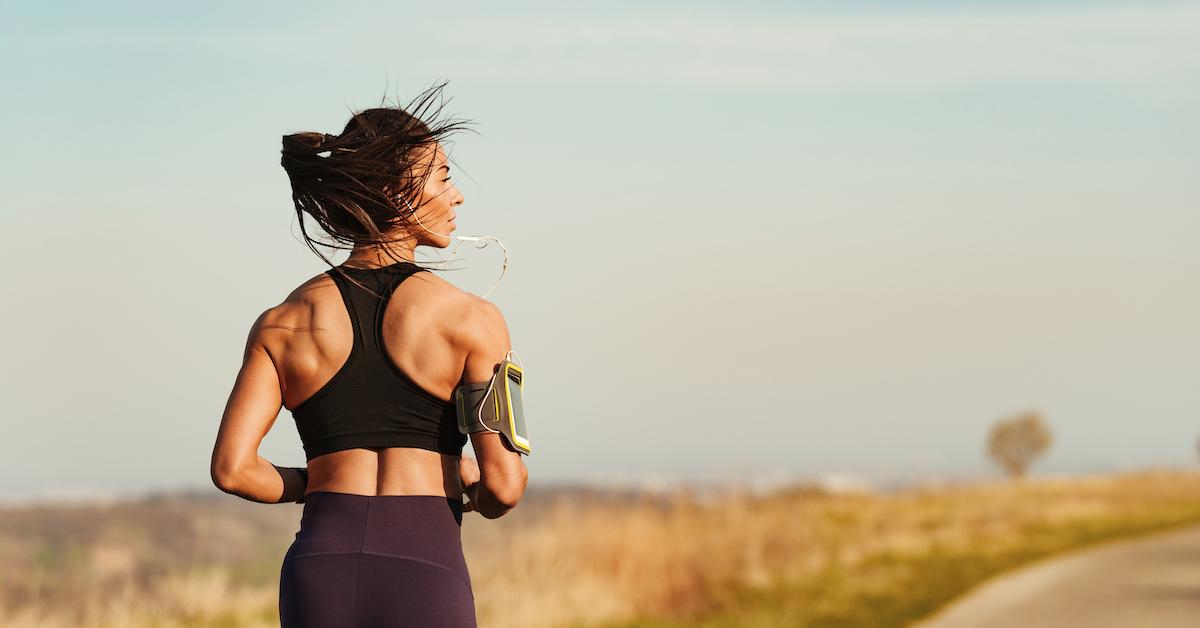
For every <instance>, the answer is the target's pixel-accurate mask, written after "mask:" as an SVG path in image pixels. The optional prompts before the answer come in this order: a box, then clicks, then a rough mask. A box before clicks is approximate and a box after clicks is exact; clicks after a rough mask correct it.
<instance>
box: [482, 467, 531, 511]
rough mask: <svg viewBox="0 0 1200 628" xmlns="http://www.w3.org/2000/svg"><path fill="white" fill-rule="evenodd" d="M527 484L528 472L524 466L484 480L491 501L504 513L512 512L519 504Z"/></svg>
mask: <svg viewBox="0 0 1200 628" xmlns="http://www.w3.org/2000/svg"><path fill="white" fill-rule="evenodd" d="M528 483H529V471H528V470H527V469H526V468H525V465H524V464H521V465H518V466H517V468H516V469H513V470H512V471H509V472H506V473H503V474H500V475H495V476H492V477H489V478H486V479H485V480H484V484H485V486H486V487H487V490H488V493H490V494H491V496H492V501H493V502H495V503H496V505H498V506H500V507H501V508H502V509H503V510H504V511H509V510H512V509H513V508H516V507H517V504H518V503H520V501H521V498H522V497H524V495H525V487H526V486H527V485H528Z"/></svg>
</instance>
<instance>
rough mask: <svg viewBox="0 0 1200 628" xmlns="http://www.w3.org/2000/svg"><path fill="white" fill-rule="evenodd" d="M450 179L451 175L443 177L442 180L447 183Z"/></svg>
mask: <svg viewBox="0 0 1200 628" xmlns="http://www.w3.org/2000/svg"><path fill="white" fill-rule="evenodd" d="M449 180H450V177H446V178H445V179H442V182H443V183H445V182H446V181H449Z"/></svg>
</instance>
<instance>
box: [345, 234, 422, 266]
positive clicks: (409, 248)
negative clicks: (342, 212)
mask: <svg viewBox="0 0 1200 628" xmlns="http://www.w3.org/2000/svg"><path fill="white" fill-rule="evenodd" d="M416 244H417V243H416V242H415V241H414V240H413V239H404V240H398V241H395V242H388V243H386V244H379V245H375V246H363V247H360V246H356V247H354V248H353V249H351V251H350V257H347V258H346V261H345V262H342V263H343V264H349V265H351V266H388V265H390V264H395V263H397V262H400V261H402V260H403V261H406V262H414V261H416V259H415V257H414V255H413V249H415V248H416Z"/></svg>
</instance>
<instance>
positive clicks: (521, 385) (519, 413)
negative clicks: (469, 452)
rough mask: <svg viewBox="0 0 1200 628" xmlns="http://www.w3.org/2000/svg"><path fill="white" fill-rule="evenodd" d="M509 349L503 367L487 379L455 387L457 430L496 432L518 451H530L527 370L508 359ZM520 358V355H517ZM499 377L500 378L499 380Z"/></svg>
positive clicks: (501, 365)
mask: <svg viewBox="0 0 1200 628" xmlns="http://www.w3.org/2000/svg"><path fill="white" fill-rule="evenodd" d="M509 355H514V356H515V355H516V352H514V351H509V352H508V353H507V354H505V356H504V361H503V362H501V363H500V368H498V369H496V372H495V373H493V374H492V379H490V380H488V381H486V382H473V383H466V384H463V385H461V386H459V387H458V388H457V389H456V390H455V391H454V406H455V411H456V413H457V414H458V431H459V433H461V434H471V433H473V432H482V431H484V430H487V431H489V432H496V433H499V434H501V435H502V436H503V437H504V439H505V440H506V441H508V444H509V445H511V446H512V448H513V449H515V450H517V451H518V452H519V453H522V454H525V455H529V453H530V451H531V448H530V446H529V433H528V432H527V431H526V428H525V404H524V400H523V396H524V391H525V370H524V369H523V368H522V367H521V366H520V365H519V364H516V363H513V362H511V361H509V359H508V356H509ZM518 359H519V358H518ZM497 379H499V381H497Z"/></svg>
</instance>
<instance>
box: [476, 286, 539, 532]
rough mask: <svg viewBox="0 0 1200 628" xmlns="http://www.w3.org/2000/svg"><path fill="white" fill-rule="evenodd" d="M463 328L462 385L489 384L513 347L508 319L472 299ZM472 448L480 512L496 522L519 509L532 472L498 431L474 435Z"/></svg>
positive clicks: (477, 506) (498, 310)
mask: <svg viewBox="0 0 1200 628" xmlns="http://www.w3.org/2000/svg"><path fill="white" fill-rule="evenodd" d="M464 318H465V320H464V322H463V326H462V327H461V328H460V333H461V334H462V338H463V339H464V341H465V342H466V345H467V361H466V364H465V367H464V369H463V379H462V381H461V382H460V383H467V382H486V381H488V380H490V379H491V378H492V375H493V374H494V373H495V372H496V369H497V367H499V366H500V363H501V362H503V361H504V359H505V357H507V355H508V351H509V350H510V349H511V348H512V345H511V341H510V340H509V336H508V326H507V324H505V322H504V316H503V315H502V314H501V313H500V309H499V308H497V307H496V306H495V305H494V304H492V303H491V302H490V301H485V300H483V299H478V298H476V299H472V304H471V305H470V307H469V313H468V314H467V316H465V317H464ZM471 448H472V449H474V450H475V456H476V458H477V459H478V464H479V474H480V480H479V487H478V489H477V490H478V493H477V494H476V496H475V498H476V500H475V501H476V510H478V511H479V514H481V515H483V516H484V517H486V518H488V519H495V518H497V517H500V516H502V515H504V514H505V513H507V512H508V511H509V510H512V509H513V508H515V507H516V506H517V502H519V501H520V500H521V497H522V496H523V495H524V494H525V486H526V484H527V483H528V480H529V472H528V470H527V469H526V468H525V462H524V461H523V460H521V454H520V453H518V452H517V451H516V450H515V449H512V448H511V447H510V446H509V445H508V443H507V442H505V441H504V438H503V437H502V436H501V435H500V434H497V433H495V432H488V431H482V432H474V433H472V434H471Z"/></svg>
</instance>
